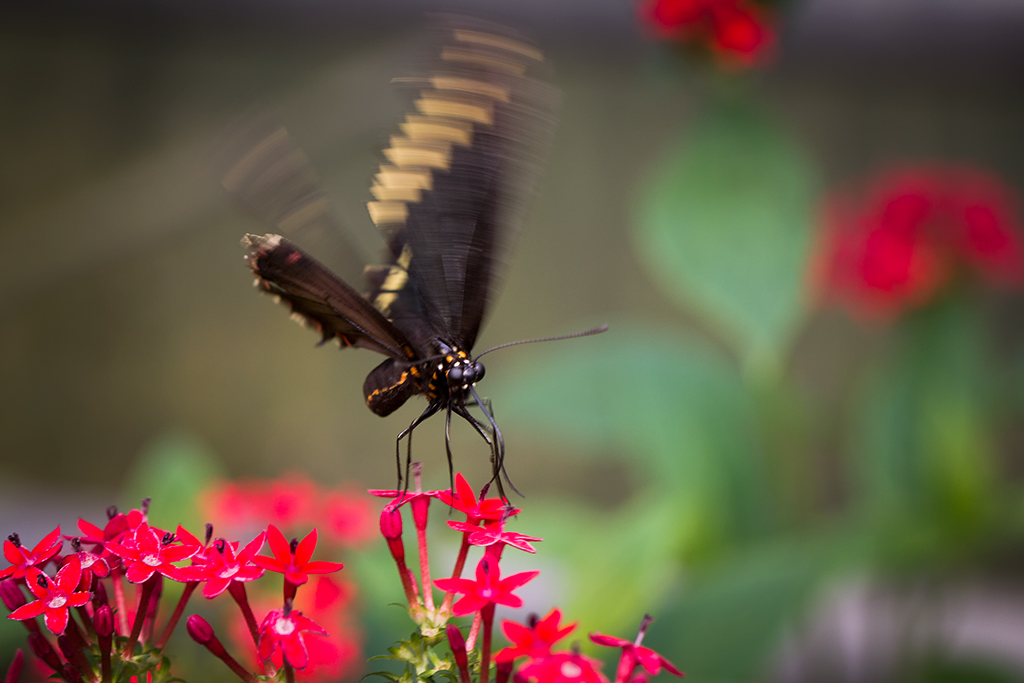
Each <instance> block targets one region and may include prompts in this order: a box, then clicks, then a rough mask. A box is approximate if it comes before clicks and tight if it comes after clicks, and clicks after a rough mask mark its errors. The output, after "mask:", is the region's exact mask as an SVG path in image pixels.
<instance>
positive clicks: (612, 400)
mask: <svg viewBox="0 0 1024 683" xmlns="http://www.w3.org/2000/svg"><path fill="white" fill-rule="evenodd" d="M567 388H571V391H572V400H565V393H566V390H567ZM502 411H503V413H505V414H509V415H511V416H512V417H513V418H516V419H519V420H521V421H525V422H528V423H529V424H530V426H531V429H532V430H533V431H537V430H543V431H545V432H547V433H549V434H552V435H555V436H556V437H560V438H563V439H568V440H575V441H578V442H579V443H582V444H584V445H587V446H596V447H600V448H602V449H606V448H607V447H608V446H613V447H616V448H618V449H620V450H622V451H624V452H625V453H627V454H628V455H629V457H630V458H631V460H632V462H633V463H635V465H636V466H637V467H638V468H640V469H639V476H638V477H637V479H638V480H640V481H641V482H643V484H644V485H645V486H647V487H648V488H647V489H646V490H645V495H648V496H651V497H654V498H658V497H667V499H668V500H671V501H672V505H673V506H674V512H675V517H674V521H675V528H676V532H675V533H676V534H677V536H678V537H679V538H680V539H682V540H681V542H680V545H679V547H680V548H681V549H682V550H683V552H684V553H685V554H687V555H690V556H692V555H696V554H703V553H707V552H712V551H713V550H714V549H716V548H718V547H720V546H722V545H723V544H727V543H729V542H731V541H734V540H736V539H741V538H749V537H753V536H757V535H759V534H761V533H763V532H764V531H765V530H766V529H768V528H770V525H771V514H770V513H769V511H768V505H767V501H766V494H765V491H764V480H765V478H764V476H763V474H762V468H761V464H760V461H759V459H758V457H757V452H758V449H757V446H756V435H755V424H754V422H755V421H754V416H753V408H752V405H751V400H750V397H749V395H748V393H747V387H746V386H745V385H744V383H743V382H742V380H741V378H740V377H739V374H738V373H737V372H736V370H735V369H734V368H732V367H731V366H730V365H729V364H728V363H727V362H725V360H724V359H723V358H721V357H720V356H719V355H718V354H717V353H715V352H713V351H711V350H710V349H708V348H707V347H706V346H704V345H702V344H700V343H698V342H694V341H692V340H688V339H686V338H684V337H681V336H678V335H672V334H669V333H666V332H664V331H662V330H656V329H652V328H649V327H645V326H643V325H641V324H635V323H633V324H631V323H621V324H613V325H612V329H611V331H610V332H608V333H607V334H604V335H601V336H600V337H597V338H594V339H590V340H587V341H586V343H580V344H577V345H576V346H575V347H574V348H562V349H557V350H555V351H554V352H553V353H551V354H549V355H548V356H547V357H546V358H545V361H544V362H543V363H533V364H532V365H531V366H530V367H529V369H528V370H525V371H523V372H521V373H520V374H519V375H517V377H516V379H515V381H514V382H513V383H511V384H509V385H507V386H506V387H505V388H504V390H503V391H502Z"/></svg>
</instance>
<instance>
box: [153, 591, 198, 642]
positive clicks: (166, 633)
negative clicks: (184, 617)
mask: <svg viewBox="0 0 1024 683" xmlns="http://www.w3.org/2000/svg"><path fill="white" fill-rule="evenodd" d="M198 585H199V582H198V581H189V582H188V583H186V584H185V590H184V591H182V593H181V598H180V599H179V600H178V605H177V607H175V608H174V613H173V614H171V618H170V619H168V620H167V625H166V626H164V630H163V632H162V633H161V634H160V640H158V641H156V648H157V649H158V650H162V649H164V645H166V644H167V641H168V640H170V638H171V634H172V633H174V628H175V627H176V626H177V625H178V621H180V620H181V614H182V612H184V611H185V604H186V603H188V599H189V598H190V597H192V592H193V591H195V589H196V587H197V586H198Z"/></svg>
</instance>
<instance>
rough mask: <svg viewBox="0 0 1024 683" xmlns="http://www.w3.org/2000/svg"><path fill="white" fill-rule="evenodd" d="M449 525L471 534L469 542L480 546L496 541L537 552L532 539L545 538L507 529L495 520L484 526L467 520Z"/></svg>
mask: <svg viewBox="0 0 1024 683" xmlns="http://www.w3.org/2000/svg"><path fill="white" fill-rule="evenodd" d="M448 526H450V527H451V528H453V529H455V530H456V531H461V532H463V533H468V534H469V544H470V545H479V546H484V547H486V546H491V545H494V544H495V543H502V544H504V545H510V546H512V547H513V548H518V549H519V550H525V551H526V552H528V553H535V552H537V549H536V548H534V547H533V546H532V545H530V541H543V540H544V539H543V538H541V537H539V536H527V535H526V534H520V533H518V532H516V531H505V524H504V523H503V522H494V523H492V524H485V525H484V526H478V525H476V524H467V523H466V522H455V521H450V522H448Z"/></svg>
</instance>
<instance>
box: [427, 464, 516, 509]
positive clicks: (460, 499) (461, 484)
mask: <svg viewBox="0 0 1024 683" xmlns="http://www.w3.org/2000/svg"><path fill="white" fill-rule="evenodd" d="M485 488H486V487H485ZM435 493H436V494H437V499H438V500H439V501H441V502H442V503H444V504H445V505H447V506H448V507H450V508H454V509H456V510H458V511H459V512H464V513H466V516H467V517H469V518H470V519H490V520H499V519H502V518H503V517H505V516H508V515H514V514H517V513H518V512H519V510H515V509H513V510H509V506H508V503H506V502H505V501H503V500H502V499H501V498H484V497H483V494H481V496H480V500H479V501H478V500H477V498H476V493H475V492H474V491H473V487H472V486H470V485H469V482H467V481H466V478H465V477H463V476H462V473H461V472H460V473H458V474H456V475H455V490H454V491H436V492H435Z"/></svg>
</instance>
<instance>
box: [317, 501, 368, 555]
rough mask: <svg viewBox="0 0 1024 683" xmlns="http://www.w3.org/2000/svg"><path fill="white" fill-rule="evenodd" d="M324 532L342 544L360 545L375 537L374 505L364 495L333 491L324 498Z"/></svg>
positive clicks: (329, 537)
mask: <svg viewBox="0 0 1024 683" xmlns="http://www.w3.org/2000/svg"><path fill="white" fill-rule="evenodd" d="M323 517H324V520H325V523H324V533H326V534H327V537H328V539H330V540H332V541H334V542H335V543H338V544H341V545H350V546H351V545H360V544H363V543H365V542H366V541H368V540H370V538H372V537H373V532H374V529H373V519H374V515H373V507H372V506H371V504H370V502H369V501H368V500H366V498H365V497H364V496H359V497H357V496H354V495H350V494H348V493H344V492H342V491H332V492H330V493H328V494H327V496H326V497H325V498H324V504H323Z"/></svg>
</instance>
